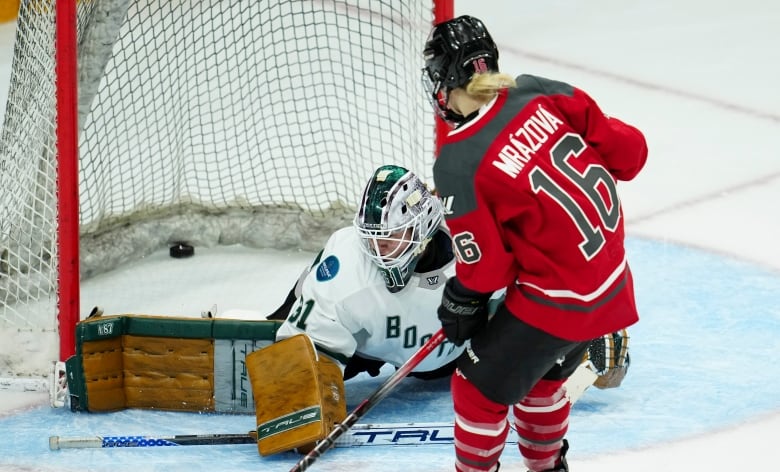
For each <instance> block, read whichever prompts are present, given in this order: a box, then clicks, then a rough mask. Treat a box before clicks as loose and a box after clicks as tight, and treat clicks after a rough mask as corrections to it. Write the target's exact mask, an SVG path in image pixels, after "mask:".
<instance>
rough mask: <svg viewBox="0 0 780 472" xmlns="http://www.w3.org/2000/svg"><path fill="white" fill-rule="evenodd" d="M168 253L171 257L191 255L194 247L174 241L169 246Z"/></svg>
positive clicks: (181, 257)
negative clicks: (174, 242)
mask: <svg viewBox="0 0 780 472" xmlns="http://www.w3.org/2000/svg"><path fill="white" fill-rule="evenodd" d="M168 253H169V254H170V255H171V257H173V258H176V259H183V258H185V257H192V256H193V255H194V254H195V248H194V247H192V246H190V245H189V244H186V243H176V244H174V245H173V246H171V249H170V251H169V252H168Z"/></svg>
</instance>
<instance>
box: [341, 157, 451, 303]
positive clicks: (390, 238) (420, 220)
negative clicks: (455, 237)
mask: <svg viewBox="0 0 780 472" xmlns="http://www.w3.org/2000/svg"><path fill="white" fill-rule="evenodd" d="M443 215H444V211H443V209H442V206H441V202H439V199H438V198H436V197H435V196H433V195H432V194H431V192H430V191H429V190H428V188H427V187H426V186H425V184H424V183H423V182H422V181H421V180H420V179H419V178H418V177H417V176H416V175H414V174H413V173H412V172H410V171H408V170H407V169H404V168H403V167H399V166H395V165H386V166H382V167H380V168H378V169H377V170H376V171H375V172H374V175H373V176H371V179H370V180H369V181H368V184H367V185H366V188H365V190H364V191H363V198H362V199H361V203H360V209H359V210H358V213H357V215H356V216H355V220H354V226H355V228H356V230H357V233H358V235H359V236H360V240H361V243H362V244H361V245H360V247H361V249H362V250H363V252H364V253H365V254H366V255H368V257H370V258H371V261H372V262H373V263H374V264H376V265H377V267H379V270H380V271H381V272H382V275H383V276H384V278H385V285H387V289H388V290H390V291H391V292H398V291H400V290H401V289H402V288H404V286H406V284H407V282H409V279H410V278H411V277H412V272H413V271H414V267H415V265H417V261H418V260H419V258H420V255H421V254H422V252H423V251H424V250H425V246H426V245H427V243H428V241H430V239H431V236H433V234H434V233H435V232H436V230H437V229H438V228H439V225H440V224H441V221H442V218H443Z"/></svg>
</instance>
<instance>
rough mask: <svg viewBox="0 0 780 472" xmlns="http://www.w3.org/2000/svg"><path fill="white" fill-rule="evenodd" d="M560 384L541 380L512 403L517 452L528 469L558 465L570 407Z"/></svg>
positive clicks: (561, 381) (560, 382)
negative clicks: (521, 397)
mask: <svg viewBox="0 0 780 472" xmlns="http://www.w3.org/2000/svg"><path fill="white" fill-rule="evenodd" d="M563 383H564V381H563V380H544V379H542V380H540V381H539V382H537V383H536V385H534V387H533V388H532V389H531V391H530V392H529V393H528V395H526V397H525V398H523V400H521V401H520V403H517V404H515V405H514V406H513V409H512V412H513V413H514V416H515V426H516V427H517V435H518V437H519V441H518V446H519V448H520V454H522V455H523V458H524V459H525V465H526V467H528V469H530V470H531V471H542V470H546V469H552V468H553V467H555V466H556V465H557V464H556V462H557V461H558V456H559V455H560V450H561V446H562V445H563V437H564V435H565V434H566V431H567V430H568V429H569V410H570V409H571V403H569V400H568V399H567V398H566V395H565V394H564V393H565V391H564V389H563Z"/></svg>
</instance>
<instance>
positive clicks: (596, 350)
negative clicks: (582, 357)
mask: <svg viewBox="0 0 780 472" xmlns="http://www.w3.org/2000/svg"><path fill="white" fill-rule="evenodd" d="M628 340H629V337H628V332H627V331H626V330H625V329H621V330H620V331H615V332H614V333H611V334H605V335H604V336H602V337H600V338H596V339H594V340H593V341H591V342H590V344H589V345H588V362H589V364H590V367H591V369H592V370H593V371H594V372H595V373H596V374H597V375H598V376H599V377H598V378H597V379H596V381H595V382H593V385H595V386H596V387H597V388H600V389H607V388H616V387H619V386H620V384H621V383H622V382H623V379H624V378H625V376H626V373H627V372H628V366H629V364H630V363H631V359H630V358H629V356H628Z"/></svg>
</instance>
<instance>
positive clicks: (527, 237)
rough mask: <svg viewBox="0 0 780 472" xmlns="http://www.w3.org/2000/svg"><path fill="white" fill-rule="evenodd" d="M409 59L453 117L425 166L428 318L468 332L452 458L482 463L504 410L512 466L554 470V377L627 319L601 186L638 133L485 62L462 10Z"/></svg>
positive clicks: (561, 401) (557, 462) (557, 380)
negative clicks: (441, 233) (434, 198)
mask: <svg viewBox="0 0 780 472" xmlns="http://www.w3.org/2000/svg"><path fill="white" fill-rule="evenodd" d="M424 56H425V68H424V69H423V83H424V86H425V88H426V92H427V94H428V98H429V100H430V101H431V104H432V105H433V107H434V109H435V110H436V111H437V113H438V114H439V115H440V116H441V117H442V118H443V119H444V120H445V121H447V122H448V123H449V124H450V125H452V127H453V129H452V130H451V131H450V132H449V134H448V135H447V137H446V138H445V139H444V142H443V143H442V146H441V149H440V153H439V155H438V158H437V160H436V163H435V165H434V182H435V184H436V187H437V190H438V192H439V195H440V197H441V198H442V201H443V203H444V207H445V214H446V223H447V225H448V226H449V228H450V231H451V234H452V239H453V246H454V250H455V253H456V257H457V264H456V277H454V278H451V279H449V280H448V281H447V284H446V286H445V288H444V292H443V295H442V302H441V306H440V307H439V309H438V315H439V319H440V321H441V323H442V325H443V327H444V330H445V332H446V334H447V337H448V338H449V339H450V340H451V341H453V342H454V343H455V344H458V345H461V344H463V343H465V342H466V341H467V340H470V344H469V345H467V348H466V350H465V351H464V353H463V354H462V355H461V356H460V357H459V359H458V369H457V370H456V372H455V374H454V375H453V377H452V397H453V403H454V409H455V448H456V462H455V468H456V470H458V471H461V472H482V471H495V470H498V466H499V462H498V460H499V457H500V455H501V453H502V451H503V447H504V440H505V438H506V435H507V433H508V432H509V428H510V426H509V423H508V414H509V410H510V408H511V409H512V413H513V417H514V422H515V427H516V429H517V432H518V434H519V444H518V446H519V449H520V453H521V454H522V455H523V458H524V461H525V464H526V466H527V467H528V468H529V469H530V470H531V471H534V472H536V471H551V472H560V471H568V465H567V463H566V458H565V455H566V450H567V449H568V442H567V441H566V439H565V434H566V431H567V429H568V421H569V409H570V406H571V405H570V403H569V402H568V401H566V398H565V392H564V388H563V384H564V382H565V381H566V379H567V378H568V377H569V376H570V375H571V374H572V372H574V370H575V369H576V368H577V366H578V365H579V363H580V361H581V359H582V357H583V353H584V352H585V351H586V349H587V345H588V341H589V340H592V339H595V338H598V337H601V336H603V335H606V334H608V333H612V332H616V331H618V330H621V329H623V328H625V327H627V326H629V325H631V324H633V323H635V322H637V321H638V319H639V316H638V314H637V309H636V304H635V300H634V290H633V281H632V278H631V272H630V270H629V266H628V263H627V261H626V254H625V250H624V229H623V215H622V210H621V206H620V201H619V199H618V194H617V188H616V181H617V180H631V179H632V178H634V177H635V176H636V175H637V173H638V172H639V171H640V169H641V168H642V167H643V165H644V163H645V160H646V158H647V144H646V141H645V138H644V136H643V135H642V133H641V132H640V131H638V130H637V129H636V128H634V127H632V126H630V125H628V124H626V123H624V122H622V121H620V120H619V119H617V118H612V117H608V116H606V115H605V114H604V113H603V112H602V111H601V110H600V108H599V106H598V105H597V104H596V102H595V101H594V100H593V99H592V98H591V97H589V96H588V95H587V94H586V93H585V92H583V91H582V90H579V89H577V88H576V87H573V86H571V85H569V84H566V83H563V82H558V81H554V80H549V79H545V78H542V77H537V76H533V75H520V76H518V77H516V78H514V77H512V76H510V75H508V74H505V73H501V72H500V71H499V68H498V50H497V48H496V45H495V43H494V42H493V40H492V38H491V36H490V34H489V33H488V31H487V30H486V28H485V26H484V25H483V23H482V22H481V21H480V20H478V19H476V18H473V17H471V16H461V17H458V18H455V19H452V20H448V21H446V22H443V23H440V24H438V25H436V26H435V27H434V28H433V30H432V31H431V34H430V36H429V38H428V40H427V42H426V44H425V49H424ZM503 288H506V299H505V301H504V303H503V304H502V305H501V306H500V307H499V309H498V311H497V313H496V314H495V315H494V316H493V317H492V318H491V319H490V321H488V315H487V308H486V305H487V300H488V298H489V296H490V295H491V294H492V293H493V292H494V291H496V290H500V289H503Z"/></svg>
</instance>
